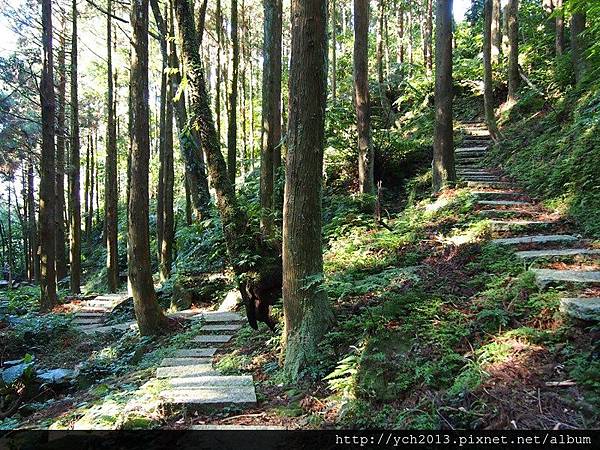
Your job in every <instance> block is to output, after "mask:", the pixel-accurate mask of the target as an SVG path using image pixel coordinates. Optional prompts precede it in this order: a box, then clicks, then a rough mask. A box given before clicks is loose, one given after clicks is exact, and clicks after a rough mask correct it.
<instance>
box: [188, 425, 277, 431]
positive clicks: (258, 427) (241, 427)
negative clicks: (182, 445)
mask: <svg viewBox="0 0 600 450" xmlns="http://www.w3.org/2000/svg"><path fill="white" fill-rule="evenodd" d="M287 429H288V428H286V427H282V426H276V425H192V426H191V427H189V428H188V430H196V431H246V430H247V431H276V430H287Z"/></svg>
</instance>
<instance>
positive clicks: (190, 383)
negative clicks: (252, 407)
mask: <svg viewBox="0 0 600 450" xmlns="http://www.w3.org/2000/svg"><path fill="white" fill-rule="evenodd" d="M166 381H167V383H168V385H169V387H170V388H181V387H185V388H189V387H193V388H195V389H203V388H214V387H240V386H254V380H253V379H252V376H251V375H206V376H202V377H176V378H171V379H167V380H166Z"/></svg>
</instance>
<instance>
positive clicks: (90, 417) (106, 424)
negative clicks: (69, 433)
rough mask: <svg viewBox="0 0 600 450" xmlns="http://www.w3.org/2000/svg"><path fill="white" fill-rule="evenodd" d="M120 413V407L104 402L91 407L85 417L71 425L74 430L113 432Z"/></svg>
mask: <svg viewBox="0 0 600 450" xmlns="http://www.w3.org/2000/svg"><path fill="white" fill-rule="evenodd" d="M120 412H121V405H119V404H118V403H116V402H115V401H112V400H106V401H105V402H104V403H102V404H101V405H95V406H92V407H91V408H90V409H89V410H88V411H87V412H86V413H85V415H84V416H83V417H82V418H81V419H79V420H78V421H77V422H75V424H74V425H73V429H74V430H114V429H116V424H117V420H118V415H119V413H120Z"/></svg>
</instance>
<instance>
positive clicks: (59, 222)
mask: <svg viewBox="0 0 600 450" xmlns="http://www.w3.org/2000/svg"><path fill="white" fill-rule="evenodd" d="M65 31H66V30H65V27H64V22H63V27H62V33H61V34H60V39H59V42H60V44H59V49H58V109H57V116H56V121H57V123H56V203H55V205H56V206H55V208H56V209H55V216H56V220H55V227H56V228H55V230H56V281H57V283H58V281H60V280H62V279H63V278H64V277H66V276H67V254H66V250H65V242H66V236H65V219H64V212H65V104H66V102H65V100H66V87H67V78H66V68H65V45H66V44H65Z"/></svg>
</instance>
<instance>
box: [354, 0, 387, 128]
mask: <svg viewBox="0 0 600 450" xmlns="http://www.w3.org/2000/svg"><path fill="white" fill-rule="evenodd" d="M367 16H368V5H367ZM355 20H356V19H355ZM378 24H379V25H378V27H377V54H376V58H377V82H378V86H379V98H380V102H381V110H382V120H383V123H384V125H385V126H388V127H389V126H390V125H391V124H392V123H393V122H394V117H393V113H392V105H391V103H390V100H389V99H388V97H387V83H386V82H385V72H384V61H383V34H384V29H385V28H384V27H385V0H379V18H378ZM367 33H368V31H367ZM364 45H366V46H367V47H368V38H367V43H366V44H363V46H364ZM368 82H369V81H368V75H367V81H366V83H367V85H368Z"/></svg>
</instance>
